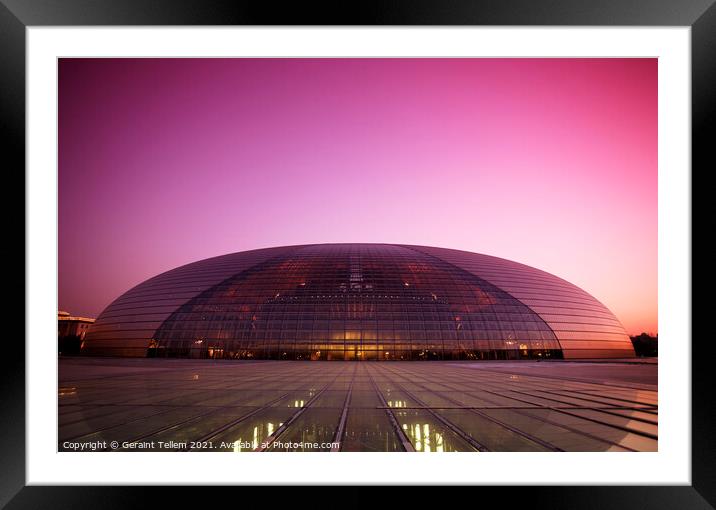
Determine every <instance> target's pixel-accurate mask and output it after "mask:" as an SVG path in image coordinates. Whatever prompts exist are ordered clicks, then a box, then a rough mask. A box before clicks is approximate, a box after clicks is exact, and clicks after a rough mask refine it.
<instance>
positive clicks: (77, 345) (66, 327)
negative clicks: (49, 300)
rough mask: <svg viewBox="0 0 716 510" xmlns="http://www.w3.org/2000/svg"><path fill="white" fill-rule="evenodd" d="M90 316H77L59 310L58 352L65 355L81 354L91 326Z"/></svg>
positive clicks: (92, 321) (92, 320)
mask: <svg viewBox="0 0 716 510" xmlns="http://www.w3.org/2000/svg"><path fill="white" fill-rule="evenodd" d="M94 321H95V320H94V319H91V318H89V317H75V316H73V315H70V313H69V312H65V311H62V310H60V311H58V312H57V352H58V353H59V354H64V355H72V354H79V353H80V350H81V349H82V344H83V343H84V339H85V335H86V334H87V331H88V330H89V327H90V325H91V324H92V323H94Z"/></svg>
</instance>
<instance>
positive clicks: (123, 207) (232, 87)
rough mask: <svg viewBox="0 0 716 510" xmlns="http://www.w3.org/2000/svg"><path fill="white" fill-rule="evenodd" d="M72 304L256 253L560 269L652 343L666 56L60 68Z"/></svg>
mask: <svg viewBox="0 0 716 510" xmlns="http://www.w3.org/2000/svg"><path fill="white" fill-rule="evenodd" d="M59 76H60V78H59V105H60V106H59V108H60V109H59V306H60V308H61V309H65V310H69V311H71V312H72V313H74V314H81V315H89V316H96V315H97V314H99V312H100V311H101V310H102V309H103V308H104V307H105V306H106V305H108V304H109V303H110V302H111V301H112V300H113V299H114V298H116V297H117V296H119V295H120V294H121V293H122V292H124V291H126V290H128V289H129V288H130V287H132V286H133V285H135V284H137V283H139V282H141V281H142V280H144V279H146V278H148V277H150V276H153V275H155V274H157V273H160V272H163V271H165V270H168V269H171V268H173V267H176V266H178V265H181V264H185V263H187V262H192V261H195V260H198V259H202V258H206V257H211V256H215V255H220V254H224V253H230V252H235V251H242V250H249V249H253V248H260V247H267V246H278V245H289V244H304V243H324V242H390V243H410V244H427V245H434V246H441V247H446V248H458V249H463V250H469V251H475V252H479V253H486V254H490V255H496V256H500V257H505V258H508V259H512V260H516V261H519V262H523V263H526V264H529V265H532V266H535V267H538V268H540V269H544V270H546V271H549V272H551V273H553V274H556V275H558V276H560V277H562V278H565V279H567V280H569V281H571V282H573V283H575V284H576V285H579V286H580V287H582V288H584V289H585V290H586V291H588V292H590V293H592V294H593V295H594V296H595V297H597V298H598V299H600V300H601V301H602V302H604V303H605V304H606V305H607V306H608V307H609V308H610V309H611V310H612V311H613V312H614V313H615V314H616V315H617V317H619V319H620V320H621V321H622V322H623V324H624V325H625V327H626V328H627V330H628V331H629V332H631V333H638V332H641V331H649V332H656V331H657V61H656V59H449V60H448V59H391V60H380V59H355V60H348V59H310V60H309V59H300V60H288V59H286V60H283V59H235V60H231V59H206V60H197V59H192V60H186V59H166V60H155V59H146V60H136V59H126V60H120V59H104V60H102V59H62V60H61V61H60V64H59Z"/></svg>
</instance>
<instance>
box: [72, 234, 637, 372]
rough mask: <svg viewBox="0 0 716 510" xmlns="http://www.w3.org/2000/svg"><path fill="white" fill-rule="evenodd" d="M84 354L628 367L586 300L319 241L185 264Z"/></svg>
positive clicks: (489, 272) (501, 266)
mask: <svg viewBox="0 0 716 510" xmlns="http://www.w3.org/2000/svg"><path fill="white" fill-rule="evenodd" d="M83 353H85V354H89V355H100V356H102V355H106V356H112V355H117V356H157V357H184V358H231V359H285V360H474V359H521V358H527V359H548V358H596V357H631V356H634V352H633V349H632V346H631V341H630V339H629V337H628V336H627V334H626V332H625V331H624V329H623V327H622V326H621V324H620V323H619V321H618V320H617V319H616V318H615V317H614V315H613V314H612V313H611V312H610V311H609V310H607V309H606V307H604V305H602V304H601V303H599V302H598V301H597V300H596V299H594V298H593V297H592V296H590V295H589V294H587V293H586V292H584V291H583V290H581V289H579V288H577V287H575V286H574V285H572V284H570V283H568V282H566V281H564V280H561V279H559V278H557V277H555V276H552V275H550V274H548V273H545V272H543V271H540V270H537V269H534V268H531V267H528V266H525V265H522V264H518V263H515V262H511V261H507V260H504V259H499V258H496V257H490V256H486V255H480V254H476V253H469V252H464V251H457V250H447V249H442V248H432V247H421V246H405V245H390V244H322V245H306V246H289V247H281V248H269V249H264V250H254V251H249V252H241V253H235V254H231V255H224V256H221V257H215V258H211V259H206V260H203V261H199V262H195V263H193V264H188V265H186V266H182V267H180V268H177V269H174V270H172V271H169V272H166V273H163V274H161V275H159V276H156V277H154V278H152V279H150V280H147V281H146V282H144V283H142V284H140V285H138V286H137V287H135V288H134V289H131V290H130V291H128V292H127V293H125V294H124V295H122V296H120V297H119V298H118V299H117V300H116V301H114V302H113V303H112V304H111V305H110V306H108V307H107V309H106V310H104V311H103V312H102V314H101V315H100V316H99V317H98V319H97V321H96V322H95V324H94V325H93V326H92V328H91V330H90V332H89V333H88V335H87V337H86V339H85V342H84V345H83Z"/></svg>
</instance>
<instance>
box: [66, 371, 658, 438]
mask: <svg viewBox="0 0 716 510" xmlns="http://www.w3.org/2000/svg"><path fill="white" fill-rule="evenodd" d="M567 363H568V362H565V364H563V365H561V364H560V363H557V362H553V363H539V362H529V361H525V362H520V363H502V364H500V363H499V362H483V363H474V362H473V363H470V362H465V363H456V362H438V361H432V362H295V361H262V362H255V361H254V362H240V361H211V360H157V359H147V360H142V359H131V360H122V359H116V358H113V359H112V358H106V359H100V358H62V359H60V361H59V373H60V382H59V385H58V451H62V452H66V451H70V452H71V451H228V452H251V451H255V452H260V451H326V452H346V451H419V452H452V451H473V452H486V451H656V450H657V448H658V393H657V391H656V390H655V389H645V388H656V380H655V375H654V377H653V380H651V379H650V377H651V376H650V372H649V370H648V369H644V368H643V367H642V368H641V369H640V370H642V371H641V372H639V373H636V372H634V371H633V370H634V368H633V367H635V366H636V365H635V364H629V363H623V364H619V363H611V364H604V363H602V365H604V370H608V374H609V378H610V379H609V383H606V384H605V383H603V379H604V377H603V373H602V372H603V371H602V370H601V369H600V368H599V367H596V368H595V367H591V366H590V369H589V370H585V371H584V373H585V374H587V375H586V376H583V377H581V376H580V377H574V374H575V369H574V366H572V365H567ZM595 365H596V364H595ZM105 367H106V368H107V370H103V368H105ZM653 368H654V370H653V372H654V374H655V373H656V365H654V366H653ZM645 370H646V371H645ZM565 373H568V374H569V377H565Z"/></svg>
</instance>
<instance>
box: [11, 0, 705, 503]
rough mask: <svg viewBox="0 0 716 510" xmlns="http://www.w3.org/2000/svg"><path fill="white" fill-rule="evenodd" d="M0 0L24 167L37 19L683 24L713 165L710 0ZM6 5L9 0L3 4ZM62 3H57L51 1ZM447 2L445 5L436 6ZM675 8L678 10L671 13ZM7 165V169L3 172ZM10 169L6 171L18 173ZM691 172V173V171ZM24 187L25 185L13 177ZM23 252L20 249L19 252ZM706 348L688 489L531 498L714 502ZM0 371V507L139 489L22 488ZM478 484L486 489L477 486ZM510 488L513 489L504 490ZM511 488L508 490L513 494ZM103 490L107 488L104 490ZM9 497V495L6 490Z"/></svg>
mask: <svg viewBox="0 0 716 510" xmlns="http://www.w3.org/2000/svg"><path fill="white" fill-rule="evenodd" d="M4 4H5V5H0V52H1V54H2V59H0V69H2V71H1V72H0V74H1V75H2V76H3V80H2V87H3V90H2V94H1V95H0V101H1V103H0V106H1V107H2V109H1V110H0V111H2V117H3V122H2V129H3V134H4V135H5V136H4V137H3V139H4V140H5V141H6V143H7V149H6V151H5V155H6V159H8V158H7V156H8V155H9V156H10V159H11V160H14V161H16V162H17V163H15V164H17V165H18V166H20V165H22V166H23V167H24V161H25V153H24V143H23V142H24V137H25V129H24V126H25V104H24V97H25V28H26V27H28V26H39V25H53V26H54V25H214V24H216V25H222V24H223V25H227V24H232V25H247V24H248V25H267V24H268V25H277V24H279V25H284V24H288V25H344V24H351V25H356V24H359V25H438V24H439V25H605V26H613V25H639V26H643V25H649V26H651V25H683V26H691V29H692V30H691V33H692V158H693V161H694V165H700V166H701V167H703V168H704V171H705V168H706V164H708V163H709V162H710V163H712V165H711V166H710V168H713V156H711V150H710V149H711V148H710V145H711V144H712V142H711V139H710V138H709V137H708V134H707V127H708V123H709V121H712V119H713V118H714V113H715V110H716V109H715V108H714V106H715V105H714V102H715V98H714V95H713V92H712V91H713V86H714V83H715V78H716V55H715V54H714V52H715V51H716V8H715V7H714V5H713V3H712V0H709V1H708V2H705V1H684V2H680V3H679V4H678V6H677V5H673V4H672V5H669V4H663V5H662V4H659V5H656V3H655V2H649V1H646V0H636V1H635V2H631V3H627V2H623V3H622V2H589V1H588V0H571V1H558V2H551V3H550V7H549V8H547V7H544V6H541V5H539V4H537V3H533V2H526V1H514V0H512V1H505V2H502V3H501V4H500V6H499V8H496V7H494V6H487V5H482V4H474V3H471V2H460V1H457V2H450V4H449V5H450V8H449V9H446V8H440V7H441V6H440V4H438V2H406V3H405V4H403V5H402V7H401V6H400V5H401V4H398V6H397V7H396V6H395V5H391V7H390V8H388V7H387V6H383V7H377V6H372V7H371V8H368V6H364V7H366V8H365V9H364V10H362V11H361V10H357V11H354V13H353V15H352V16H351V19H346V18H345V17H344V16H345V14H339V13H332V12H330V11H320V12H310V10H309V9H305V6H304V7H302V8H301V9H297V8H296V7H294V9H297V10H294V11H292V10H288V11H285V10H284V11H282V12H275V13H271V12H268V11H270V10H271V9H270V6H268V7H267V8H266V9H265V11H262V10H261V9H257V8H256V7H255V6H254V7H251V8H248V7H246V6H238V7H237V6H218V5H212V3H211V2H201V3H198V2H191V1H179V0H176V1H172V2H165V1H162V2H158V3H157V5H155V6H154V7H153V8H152V9H151V10H149V9H142V8H141V5H142V4H141V3H140V2H132V1H116V0H115V1H113V2H111V4H110V3H109V2H96V3H89V5H88V3H85V2H82V1H80V0H66V1H64V2H61V3H60V2H58V3H56V2H50V1H44V2H42V1H28V0H25V1H24V2H21V1H12V2H9V1H5V2H4ZM7 4H10V5H11V7H10V8H8V7H7ZM60 5H61V8H60V7H59V6H60ZM445 5H447V4H443V7H444V6H445ZM677 11H678V12H677ZM10 168H14V166H8V167H6V172H7V173H8V174H10V173H13V172H10V171H9V169H10ZM19 173H20V172H14V173H13V174H15V175H16V174H19ZM692 174H693V172H692ZM21 186H23V187H24V183H23V184H21ZM4 206H5V208H6V211H5V212H6V218H12V217H13V216H12V213H11V212H10V206H11V204H10V201H9V200H7V201H5V202H4ZM25 256H27V253H25ZM709 354H710V353H709V352H708V351H707V350H706V347H705V345H703V344H702V345H698V344H694V345H692V357H693V358H692V392H693V394H692V398H693V402H692V413H693V414H692V427H693V430H692V441H693V443H692V486H690V487H608V488H599V487H589V488H576V487H567V488H560V489H557V488H555V487H542V488H540V487H530V488H529V494H530V496H529V499H530V500H533V501H532V503H531V504H535V503H536V504H538V505H541V506H550V507H552V508H573V507H575V506H586V505H588V506H594V505H597V506H606V505H610V506H616V505H619V506H621V505H627V504H633V505H637V506H640V507H642V506H648V507H650V508H669V507H671V508H673V507H677V506H678V507H681V508H691V507H694V508H696V507H700V508H708V507H709V506H710V505H709V502H713V501H714V500H715V495H716V494H715V493H716V487H715V483H714V480H716V462H715V460H716V453H715V452H716V448H715V446H716V439H715V438H714V436H713V430H714V423H715V421H716V420H714V418H715V416H714V411H715V407H714V403H713V399H712V397H711V391H712V390H711V387H712V384H711V383H712V381H713V376H712V375H711V372H712V369H711V367H710V363H709ZM5 361H6V365H5V367H4V368H5V370H4V371H3V373H2V377H3V382H4V383H5V384H4V385H3V388H4V391H3V392H2V393H1V394H0V395H1V396H0V399H2V409H3V411H4V412H3V417H4V419H3V420H0V433H1V435H0V437H2V438H3V439H4V440H5V445H4V446H5V448H4V449H3V456H2V460H0V504H4V503H5V502H7V501H9V500H10V499H12V502H11V505H10V508H21V507H22V508H24V507H26V506H30V505H31V506H33V507H36V508H44V507H50V506H52V507H54V508H59V507H63V506H68V507H70V506H74V505H76V506H79V505H80V504H82V505H87V504H90V502H97V503H99V502H100V501H102V505H103V506H107V502H106V499H105V498H107V499H110V505H111V504H112V502H114V503H121V502H124V503H127V502H129V501H131V500H132V497H131V496H130V494H133V493H134V494H136V491H137V489H139V490H141V489H140V488H133V487H127V488H117V487H114V488H109V489H106V490H105V489H102V490H100V489H99V488H92V490H89V489H83V488H80V487H63V488H58V487H54V488H53V487H35V486H32V487H25V402H24V395H25V377H24V376H25V366H24V365H25V353H24V345H23V344H22V343H18V342H14V343H13V342H11V341H8V351H7V354H6V357H5ZM481 489H487V488H486V487H482V488H481ZM510 490H513V489H510ZM518 492H522V491H517V490H515V496H516V497H518V496H517V493H518ZM110 494H111V495H110ZM13 496H14V497H13Z"/></svg>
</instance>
